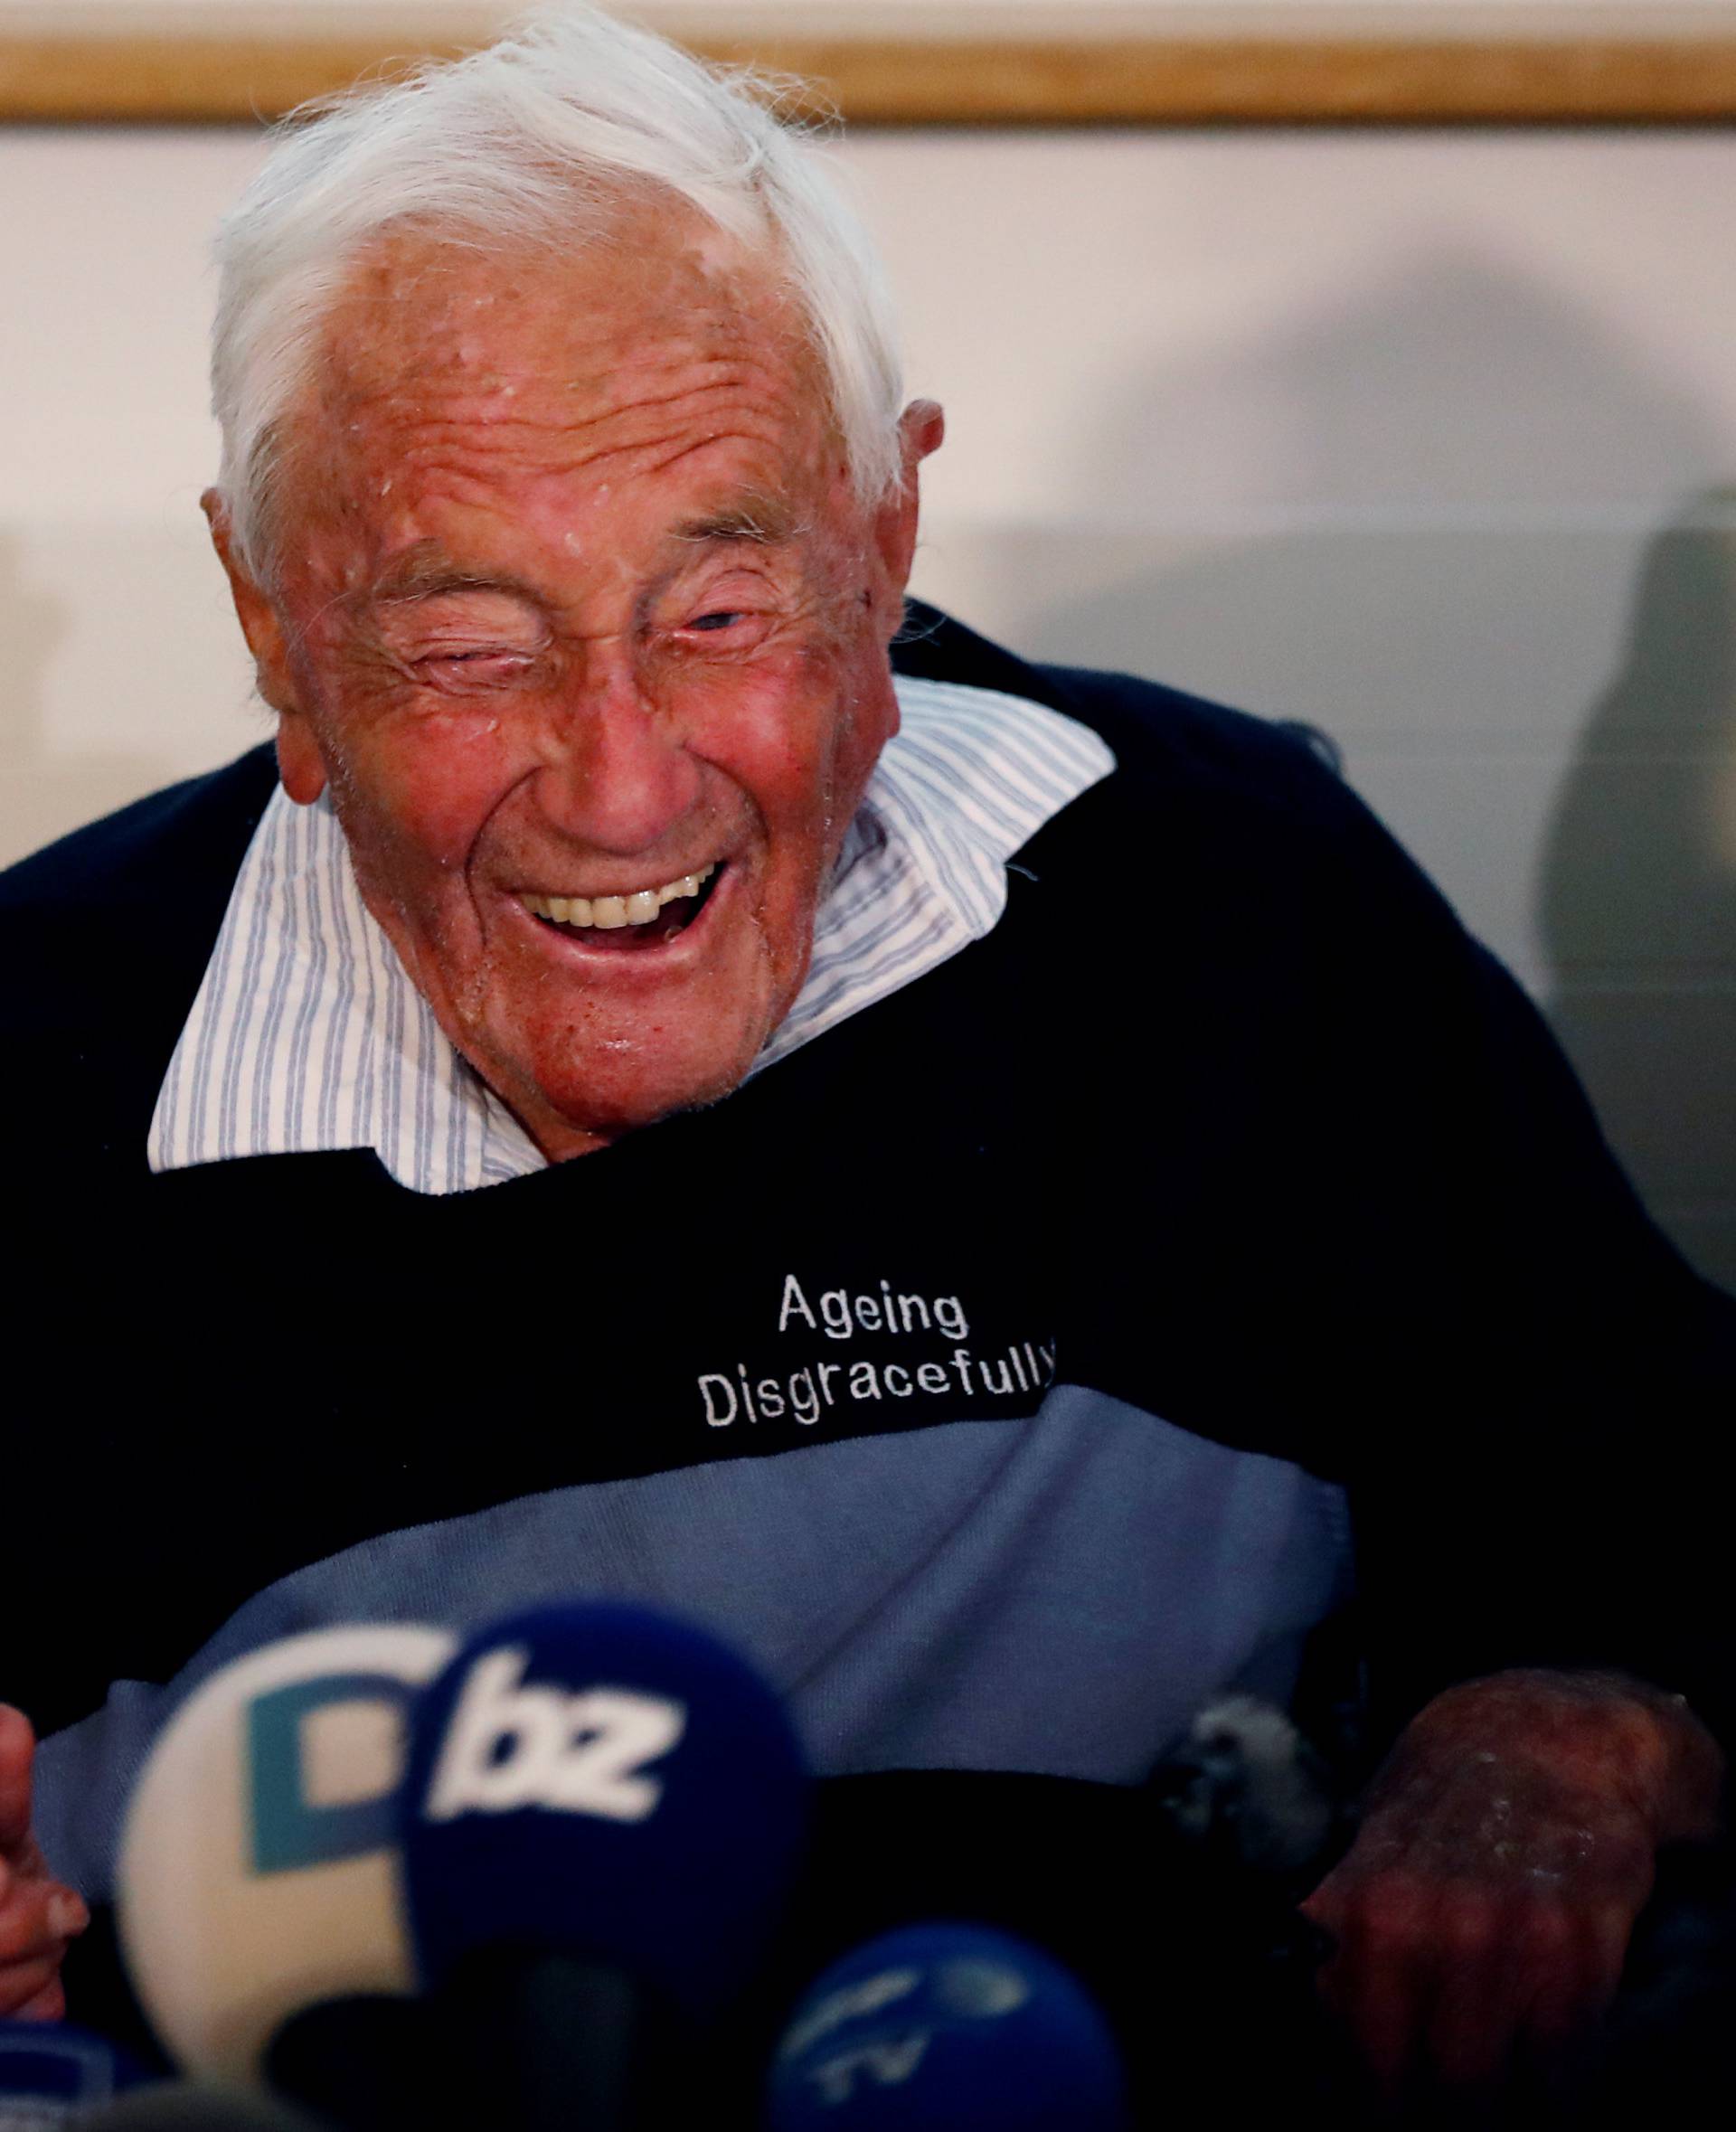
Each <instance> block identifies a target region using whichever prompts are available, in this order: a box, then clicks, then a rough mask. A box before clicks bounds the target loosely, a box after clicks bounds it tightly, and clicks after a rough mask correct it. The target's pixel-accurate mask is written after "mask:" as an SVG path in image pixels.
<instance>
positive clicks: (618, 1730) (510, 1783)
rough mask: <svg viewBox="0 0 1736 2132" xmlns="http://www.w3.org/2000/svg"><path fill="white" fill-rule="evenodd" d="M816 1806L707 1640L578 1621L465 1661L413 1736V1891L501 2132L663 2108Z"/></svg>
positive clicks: (474, 1653)
mask: <svg viewBox="0 0 1736 2132" xmlns="http://www.w3.org/2000/svg"><path fill="white" fill-rule="evenodd" d="M808 1799H809V1782H808V1778H807V1769H806V1767H805V1764H804V1760H803V1757H802V1752H801V1749H800V1747H799V1746H798V1744H797V1740H796V1736H795V1733H794V1731H792V1730H791V1727H790V1723H789V1721H788V1718H787V1717H786V1715H785V1713H784V1710H783V1706H782V1704H781V1703H780V1702H779V1701H778V1697H777V1696H776V1695H775V1694H774V1693H773V1692H772V1690H771V1688H770V1687H769V1685H768V1684H766V1683H765V1682H764V1681H762V1680H761V1679H760V1676H759V1675H758V1674H756V1673H754V1672H753V1671H752V1670H751V1669H750V1667H749V1666H748V1665H745V1664H744V1663H743V1662H742V1660H741V1659H740V1658H738V1657H737V1656H735V1655H734V1654H733V1653H732V1652H731V1651H730V1650H728V1649H726V1648H725V1647H724V1646H722V1644H720V1643H718V1642H716V1641H714V1640H713V1638H712V1637H710V1636H709V1635H707V1634H705V1633H704V1632H703V1631H702V1630H700V1629H698V1628H695V1627H690V1626H688V1625H687V1624H685V1623H684V1622H681V1621H677V1620H673V1619H670V1618H665V1617H664V1616H661V1615H658V1614H654V1613H650V1612H647V1611H644V1610H642V1609H640V1608H634V1607H627V1606H617V1605H607V1604H587V1605H579V1604H574V1605H570V1606H564V1607H554V1608H545V1609H541V1610H538V1611H535V1612H530V1613H524V1614H519V1615H514V1616H513V1617H510V1618H507V1619H505V1620H504V1621H501V1622H498V1623H496V1624H495V1625H494V1626H493V1627H490V1628H489V1629H487V1630H486V1631H485V1632H483V1633H482V1634H480V1635H479V1636H477V1637H475V1638H474V1639H473V1640H472V1641H471V1642H470V1643H469V1644H468V1645H467V1646H466V1647H465V1648H464V1650H463V1651H461V1652H460V1653H459V1654H458V1656H457V1657H456V1658H455V1659H453V1661H452V1662H451V1664H450V1665H448V1667H447V1669H446V1671H445V1672H444V1673H443V1674H441V1675H440V1677H439V1679H438V1680H437V1681H435V1682H434V1683H433V1684H432V1685H431V1686H430V1687H429V1689H428V1691H427V1693H425V1694H424V1696H423V1697H422V1698H421V1700H420V1703H418V1705H417V1708H416V1711H415V1712H414V1714H413V1716H412V1720H411V1732H410V1757H409V1766H408V1769H407V1772H406V1777H405V1783H404V1788H403V1792H402V1795H401V1815H402V1848H403V1862H404V1886H405V1891H406V1895H407V1898H408V1904H409V1911H410V1927H411V1931H412V1934H413V1937H414V1940H415V1944H416V1948H417V1953H418V1957H419V1960H420V1967H421V1971H422V1975H423V1976H424V1978H425V1980H426V1981H427V1982H428V1983H429V1985H430V1986H433V1987H434V1988H435V1990H436V1993H437V1994H438V1995H439V2000H440V2004H441V2007H442V2011H443V2012H444V2013H448V2014H450V2015H451V2017H452V2020H453V2023H454V2027H455V2031H459V2032H464V2033H467V2035H468V2036H469V2037H470V2039H471V2040H472V2042H473V2044H474V2046H475V2048H474V2049H473V2063H474V2064H475V2067H476V2078H477V2080H478V2081H479V2083H480V2090H481V2093H482V2094H483V2095H484V2096H486V2099H487V2102H488V2106H489V2108H490V2112H491V2114H493V2115H495V2116H496V2117H499V2118H505V2119H506V2120H507V2121H512V2120H513V2119H514V2118H515V2119H516V2121H517V2122H518V2123H519V2124H521V2125H524V2126H544V2125H546V2126H550V2127H552V2126H554V2125H556V2124H557V2123H558V2124H560V2125H561V2126H562V2127H571V2126H572V2125H575V2124H585V2125H587V2126H595V2127H604V2126H624V2125H627V2124H631V2123H634V2122H645V2121H646V2117H645V2115H644V2113H646V2112H647V2111H650V2110H651V2109H652V2108H654V2103H653V2097H654V2095H655V2096H656V2098H657V2101H656V2106H655V2107H657V2108H665V2109H669V2108H673V2107H674V2105H673V2103H672V2101H671V2099H670V2097H669V2094H668V2092H667V2089H668V2084H669V2083H670V2082H671V2081H672V2080H675V2079H677V2078H682V2077H688V2076H691V2075H692V2073H693V2047H692V2046H693V2041H694V2039H695V2038H696V2036H697V2034H698V2033H699V2029H700V2027H701V2025H702V2024H704V2023H706V2022H708V2021H711V2020H714V2019H715V2017H716V2016H717V2015H718V2014H720V2013H721V2011H722V2009H723V2008H724V2007H725V2006H726V2005H727V2004H728V2003H729V2002H730V2001H731V1998H733V1997H734V1996H735V1995H736V1994H737V1993H738V1992H740V1991H741V1990H742V1989H743V1988H744V1987H745V1986H747V1985H748V1984H749V1983H750V1981H751V1979H752V1976H753V1973H754V1971H755V1969H756V1967H757V1966H758V1964H759V1963H760V1959H761V1958H762V1957H763V1955H764V1953H765V1950H766V1948H767V1946H768V1944H769V1939H770V1937H771V1934H772V1932H773V1930H774V1929H775V1928H776V1927H777V1925H778V1920H779V1918H780V1915H781V1912H782V1910H783V1906H784V1902H785V1900H786V1898H787V1895H788V1891H789V1888H790V1885H791V1883H792V1882H793V1879H794V1876H795V1873H796V1870H797V1864H798V1862H799V1859H800V1856H801V1854H802V1850H803V1846H804V1843H805V1840H806V1835H807V1816H808ZM460 2040H463V2038H462V2036H461V2039H460ZM651 2121H656V2122H660V2123H661V2122H667V2121H670V2120H669V2119H667V2118H663V2119H653V2120H651Z"/></svg>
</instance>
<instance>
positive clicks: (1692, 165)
mask: <svg viewBox="0 0 1736 2132" xmlns="http://www.w3.org/2000/svg"><path fill="white" fill-rule="evenodd" d="M258 154H259V149H258V146H257V144H256V142H255V141H254V140H253V139H252V138H251V137H249V136H247V135H244V134H241V133H222V132H215V133H203V134H200V133H187V134H175V133H146V132H139V133H130V132H90V133H79V132H71V131H69V132H53V131H41V132H24V131H18V132H14V133H13V134H11V135H10V136H7V135H5V134H0V292H4V294H0V390H3V391H4V397H3V398H0V652H3V653H4V664H3V665H0V676H4V678H3V679H0V858H4V857H5V856H8V855H11V854H16V853H19V852H22V851H24V850H25V849H27V848H29V847H30V846H31V845H32V844H35V843H38V842H41V841H42V840H43V839H45V838H46V837H48V836H49V835H53V834H55V833H57V832H58V831H59V830H61V829H62V828H64V827H66V826H68V825H71V823H73V822H75V821H77V820H79V819H81V818H83V817H85V816H88V815H90V814H91V813H93V812H96V811H98V810H99V808H102V807H107V806H109V805H112V804H115V803H117V802H118V801H119V800H121V799H123V798H126V797H130V796H131V795H132V794H134V793H136V792H138V791H141V790H144V789H146V788H148V787H150V786H151V785H153V784H156V783H158V782H161V781H163V780H165V778H171V777H175V776H178V775H182V774H184V773H186V772H188V771H191V770H193V769H200V768H203V767H204V766H206V765H208V764H211V763H214V762H216V761H219V760H221V759H223V758H224V757H226V756H227V755H229V754H231V753H233V752H235V751H236V750H239V749H240V748H241V747H243V746H245V745H247V744H248V743H249V742H250V741H251V740H253V739H254V738H255V737H256V736H257V735H258V734H259V732H260V731H262V728H261V726H260V724H259V717H258V713H257V712H256V711H255V710H253V709H251V708H250V705H249V701H248V679H247V673H246V669H245V665H244V662H243V661H242V659H241V656H240V654H239V649H238V646H237V644H236V641H235V639H234V637H233V631H232V626H231V623H230V621H229V619H228V618H227V615H226V612H225V609H224V605H223V597H222V587H221V584H220V582H219V580H218V577H217V574H216V571H215V567H214V565H212V564H211V563H210V562H209V561H208V560H207V559H206V557H205V555H204V553H203V536H202V530H201V527H200V524H199V520H198V515H197V511H196V498H197V495H198V491H199V489H200V486H202V484H203V481H204V480H205V479H206V478H207V477H208V476H209V473H210V471H211V468H212V464H213V460H214V446H213V440H212V434H211V431H210V429H209V425H208V423H207V420H206V418H205V415H204V412H203V354H202V341H203V330H204V325H205V321H206V318H207V316H208V311H209V305H210V288H209V284H208V282H207V280H206V278H205V276H204V272H203V242H204V239H205V235H206V232H207V231H208V229H209V227H210V224H211V222H212V220H213V219H214V216H215V215H216V213H217V212H218V210H219V209H220V207H221V206H222V203H224V202H225V201H226V200H227V199H228V198H229V197H230V196H231V194H232V193H233V192H234V191H235V190H236V189H237V188H238V186H239V185H240V184H241V183H242V182H243V180H244V179H245V177H246V175H248V173H249V172H250V170H251V168H252V167H253V166H254V164H255V161H256V159H257V156H258ZM842 160H843V162H844V164H845V165H847V168H848V171H849V175H850V176H851V178H852V180H853V182H854V183H855V184H856V185H857V187H858V189H859V192H860V195H861V197H862V198H863V203H864V204H865V206H866V207H867V209H868V212H869V213H870V215H871V218H872V220H873V223H874V225H875V227H876V228H877V230H878V231H879V233H880V235H881V237H882V241H883V243H884V245H885V248H886V250H887V252H888V254H889V256H890V258H891V261H892V269H893V272H894V277H895V279H896V281H897V283H898V286H899V288H900V289H901V293H902V297H903V301H904V305H905V309H906V313H907V321H908V326H909V340H910V382H911V386H912V389H913V390H920V391H929V392H934V393H936V394H937V395H938V396H939V397H940V398H942V399H943V400H945V401H947V402H948V408H949V410H950V413H951V417H952V429H951V435H950V438H949V440H948V446H947V448H946V450H945V451H944V453H943V454H942V455H941V457H940V458H939V459H938V460H937V461H935V462H934V464H933V468H932V479H931V483H930V486H929V509H930V518H929V541H928V545H927V547H926V549H925V552H924V553H923V555H922V558H921V561H920V571H919V590H923V591H925V592H926V593H927V594H928V595H929V596H930V597H932V598H936V599H941V600H942V601H944V602H948V603H950V604H952V605H953V606H955V607H956V608H958V610H959V611H960V612H961V613H962V614H964V615H965V617H966V618H968V619H970V620H972V621H974V622H976V623H977V624H978V626H980V627H986V628H988V629H990V630H991V631H994V632H997V633H999V634H1001V635H1003V636H1004V637H1006V638H1008V639H1009V640H1010V641H1011V642H1012V643H1014V645H1015V646H1017V647H1018V648H1020V649H1021V650H1024V651H1026V652H1031V653H1035V654H1039V655H1047V656H1056V657H1065V658H1075V659H1080V660H1094V661H1096V662H1098V663H1100V664H1118V665H1127V666H1132V667H1136V668H1137V669H1139V670H1140V671H1143V672H1146V673H1150V674H1155V675H1162V676H1163V677H1165V678H1166V679H1169V680H1172V681H1175V682H1177V683H1180V684H1184V685H1185V686H1188V687H1192V688H1195V689H1199V690H1202V691H1204V692H1206V693H1213V694H1217V695H1220V696H1222V697H1225V698H1227V699H1229V700H1231V701H1233V702H1238V703H1243V704H1246V705H1249V706H1250V707H1252V708H1254V709H1257V710H1261V711H1266V712H1274V713H1281V714H1284V715H1288V716H1300V717H1304V718H1308V719H1312V720H1313V721H1315V722H1317V723H1318V724H1320V725H1321V726H1323V727H1325V728H1326V730H1327V731H1330V732H1331V733H1332V734H1334V735H1335V738H1336V739H1337V740H1338V741H1340V742H1341V743H1342V744H1343V745H1344V749H1345V750H1346V754H1347V759H1348V769H1349V774H1350V775H1351V777H1352V778H1353V779H1354V782H1355V783H1356V785H1357V786H1358V788H1360V789H1361V790H1362V791H1363V793H1365V794H1366V795H1367V797H1369V798H1370V799H1371V800H1372V801H1373V803H1374V805H1375V806H1376V807H1378V808H1379V809H1380V811H1381V812H1382V814H1383V815H1384V816H1385V817H1386V818H1387V819H1388V821H1389V822H1391V823H1392V825H1393V826H1394V827H1395V828H1396V829H1397V830H1398V832H1399V833H1400V835H1401V836H1402V837H1403V838H1404V839H1405V841H1406V842H1407V843H1408V844H1410V845H1411V848H1412V849H1413V850H1414V851H1416V852H1417V853H1418V854H1419V855H1420V856H1421V857H1422V858H1423V860H1424V861H1425V863H1427V864H1428V865H1429V867H1430V869H1431V870H1432V871H1433V873H1435V875H1436V877H1437V878H1438V879H1439V881H1440V882H1442V883H1443V885H1444V886H1445V887H1446V889H1447V890H1448V893H1449V894H1450V895H1451V896H1452V897H1453V899H1454V900H1455V901H1456V902H1457V903H1458V906H1459V908H1460V909H1461V910H1462V911H1463V912H1464V913H1465V915H1466V917H1467V920H1469V921H1470V922H1471V923H1472V924H1473V925H1474V926H1475V927H1476V928H1477V929H1478V930H1479V931H1480V932H1481V933H1482V934H1483V935H1484V936H1485V937H1486V939H1489V940H1490V941H1491V942H1492V943H1493V944H1494V945H1495V947H1496V948H1498V949H1499V950H1500V952H1501V953H1502V954H1504V955H1505V957H1506V958H1508V960H1509V961H1510V962H1512V963H1513V964H1514V967H1516V968H1517V969H1518V970H1519V972H1520V974H1521V975H1522V976H1523V977H1524V979H1525V981H1526V982H1527V983H1528V984H1529V985H1531V986H1533V989H1534V990H1535V991H1536V992H1537V993H1538V995H1540V997H1542V998H1543V1000H1544V1001H1545V1003H1546V1004H1547V1005H1549V1007H1550V1009H1551V1012H1552V1014H1553V1016H1554V1018H1555V1020H1556V1023H1557V1026H1558V1027H1559V1028H1560V1030H1561V1033H1562V1034H1563V1036H1564V1038H1565V1039H1566V1041H1567V1042H1568V1043H1569V1046H1570V1048H1571V1051H1572V1052H1573V1053H1574V1055H1575V1057H1576V1058H1577V1060H1578V1061H1579V1062H1580V1067H1581V1070H1582V1071H1584V1072H1585V1074H1586V1076H1587V1078H1588V1080H1589V1081H1590V1085H1591V1087H1592V1090H1593V1092H1594V1094H1595V1095H1596V1096H1597V1098H1598V1099H1599V1104H1600V1106H1601V1108H1603V1110H1604V1112H1605V1115H1606V1118H1607V1121H1608V1123H1609V1127H1610V1129H1611V1131H1612V1134H1613V1136H1614V1137H1616V1139H1617V1141H1618V1145H1619V1146H1621V1147H1622V1149H1623V1151H1624V1153H1625V1154H1626V1155H1627V1156H1628V1159H1629V1161H1630V1163H1631V1164H1632V1165H1633V1166H1634V1168H1635V1170H1636V1173H1637V1175H1638V1177H1639V1179H1640V1181H1641V1183H1642V1185H1643V1187H1644V1188H1645V1190H1646V1193H1647V1194H1648V1196H1649V1197H1650V1199H1651V1201H1652V1203H1653V1204H1654V1205H1655V1207H1656V1209H1657V1211H1658V1212H1659V1213H1660V1215H1661V1216H1662V1217H1663V1218H1665V1221H1666V1222H1668V1223H1669V1224H1670V1226H1671V1227H1672V1228H1673V1230H1674V1231H1675V1233H1676V1234H1677V1235H1678V1236H1679V1237H1680V1238H1681V1239H1682V1240H1683V1241H1684V1244H1685V1245H1686V1246H1687V1247H1688V1248H1689V1249H1690V1250H1691V1251H1693V1252H1694V1254H1695V1255H1696V1256H1697V1257H1698V1258H1699V1259H1700V1260H1701V1262H1702V1263H1703V1264H1704V1265H1706V1266H1707V1268H1708V1269H1712V1270H1715V1271H1716V1272H1717V1273H1718V1274H1719V1275H1720V1277H1721V1278H1723V1279H1725V1280H1726V1281H1729V1282H1732V1283H1736V1104H1732V1102H1731V1082H1732V1079H1736V644H1733V643H1732V637H1731V629H1732V622H1731V617H1732V615H1733V614H1736V600H1733V599H1732V593H1733V592H1736V277H1732V275H1731V270H1730V264H1729V261H1730V245H1731V238H1730V232H1731V229H1732V227H1736V139H1731V138H1730V137H1726V136H1720V135H1716V134H1704V135H1696V134H1694V133H1686V132H1677V133H1656V134H1646V133H1626V134H1609V135H1600V134H1596V133H1587V132H1579V133H1559V134H1534V135H1524V136H1521V135H1502V134H1498V133H1448V132H1421V133H1415V134H1409V135H1396V134H1395V135H1382V134H1378V133H1368V134H1333V133H1330V132H1321V133H1313V134H1274V133H1246V134H1236V135H1229V134H1219V135H1214V134H1211V133H1174V134H1157V133H1147V134H1126V135H1120V134H1112V133H1111V134H1101V135H1098V136H1094V137H1092V136H1083V135H1072V136H1042V135H1018V136H976V135H967V134H957V135H938V134H937V135H922V134H886V135H879V136H866V137H863V138H861V139H860V140H858V141H856V142H854V143H853V144H852V145H851V146H849V147H848V148H847V149H846V150H844V151H843V153H842ZM1151 915H1152V920H1153V922H1161V919H1162V914H1159V913H1153V914H1151Z"/></svg>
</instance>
